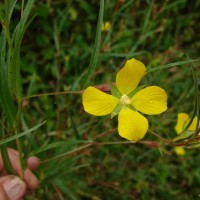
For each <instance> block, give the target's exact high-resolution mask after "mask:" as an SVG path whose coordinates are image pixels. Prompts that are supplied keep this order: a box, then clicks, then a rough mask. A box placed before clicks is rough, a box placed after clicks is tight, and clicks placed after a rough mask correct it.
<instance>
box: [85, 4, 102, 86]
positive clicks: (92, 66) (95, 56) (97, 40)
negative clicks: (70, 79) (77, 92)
mask: <svg viewBox="0 0 200 200" xmlns="http://www.w3.org/2000/svg"><path fill="white" fill-rule="evenodd" d="M103 12H104V0H101V1H100V10H99V19H98V24H97V32H96V37H95V44H94V50H93V54H92V57H91V60H90V65H89V69H88V73H87V75H86V78H85V80H84V84H83V85H84V87H83V88H86V87H87V86H88V85H89V82H90V80H91V78H92V75H93V73H94V70H95V68H96V66H97V61H98V56H99V50H100V44H101V27H102V22H103Z"/></svg>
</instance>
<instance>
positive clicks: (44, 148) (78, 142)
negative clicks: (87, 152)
mask: <svg viewBox="0 0 200 200" xmlns="http://www.w3.org/2000/svg"><path fill="white" fill-rule="evenodd" d="M89 142H91V140H75V141H64V142H54V143H51V144H46V145H44V146H42V147H40V148H38V149H36V150H34V151H32V152H31V153H30V154H29V156H35V155H37V154H39V153H42V152H44V151H47V150H49V149H53V148H56V147H61V146H63V145H65V146H66V145H68V144H83V143H89Z"/></svg>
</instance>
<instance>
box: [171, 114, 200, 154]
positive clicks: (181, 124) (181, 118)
mask: <svg viewBox="0 0 200 200" xmlns="http://www.w3.org/2000/svg"><path fill="white" fill-rule="evenodd" d="M189 122H190V118H189V115H188V114H186V113H179V114H178V119H177V124H176V126H175V130H176V133H177V134H178V135H179V134H180V133H181V132H183V131H184V130H185V128H187V126H188V123H189ZM196 126H197V117H194V119H193V121H192V123H191V124H190V125H189V127H188V128H187V129H186V130H190V131H194V130H195V129H196ZM174 151H175V153H176V154H177V155H178V156H183V155H184V154H185V149H184V147H181V146H179V147H175V148H174Z"/></svg>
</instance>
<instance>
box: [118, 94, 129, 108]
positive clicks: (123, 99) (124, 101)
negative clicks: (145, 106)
mask: <svg viewBox="0 0 200 200" xmlns="http://www.w3.org/2000/svg"><path fill="white" fill-rule="evenodd" d="M120 102H121V104H122V105H124V106H125V105H129V104H131V99H130V98H129V97H128V96H127V95H125V94H123V95H122V97H121V99H120Z"/></svg>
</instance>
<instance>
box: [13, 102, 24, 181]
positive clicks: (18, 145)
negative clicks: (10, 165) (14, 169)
mask: <svg viewBox="0 0 200 200" xmlns="http://www.w3.org/2000/svg"><path fill="white" fill-rule="evenodd" d="M22 103H23V101H22V100H21V98H20V99H18V111H17V119H16V129H15V134H18V133H19V132H20V131H19V130H20V119H21V112H22ZM16 145H17V150H18V153H19V163H20V169H21V170H20V178H21V179H23V178H24V165H23V151H22V143H21V140H20V139H19V138H17V139H16Z"/></svg>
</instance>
